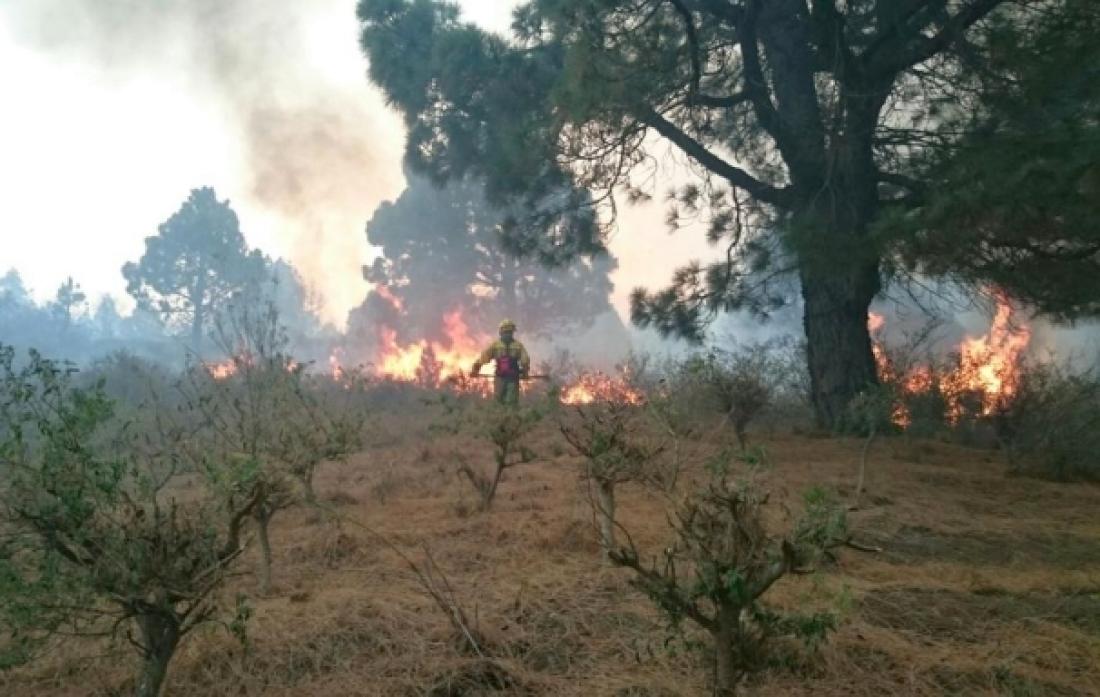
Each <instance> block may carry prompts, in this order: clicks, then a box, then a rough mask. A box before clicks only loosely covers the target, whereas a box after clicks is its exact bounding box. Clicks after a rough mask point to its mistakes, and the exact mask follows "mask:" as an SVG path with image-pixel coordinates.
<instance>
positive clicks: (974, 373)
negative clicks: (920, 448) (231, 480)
mask: <svg viewBox="0 0 1100 697" xmlns="http://www.w3.org/2000/svg"><path fill="white" fill-rule="evenodd" d="M996 301H997V310H996V312H995V313H994V316H993V320H992V322H991V323H990V327H989V331H988V332H987V333H986V334H985V335H984V336H979V337H967V338H965V339H963V341H962V342H961V343H960V344H959V347H958V349H957V358H956V360H955V363H954V366H953V367H952V368H950V369H949V370H946V371H944V372H942V373H939V374H937V373H936V372H935V371H934V370H933V368H932V366H929V365H919V366H915V367H913V368H910V369H909V370H908V372H906V373H905V374H904V375H898V371H897V370H896V368H895V367H894V365H893V364H892V363H891V362H890V360H889V357H888V356H887V355H886V352H885V350H884V349H883V346H882V342H881V338H880V336H879V334H880V332H881V330H882V327H883V326H884V325H885V318H884V317H883V316H882V315H879V314H877V313H873V312H872V313H870V315H869V316H868V321H867V328H868V329H869V330H870V332H871V339H872V351H873V352H874V356H875V362H876V364H877V365H878V371H879V377H880V378H881V379H882V380H883V381H884V382H896V383H897V384H898V386H899V388H900V390H901V392H902V393H903V394H907V395H919V394H927V393H929V392H931V391H932V390H938V391H939V392H940V394H941V395H942V396H943V399H944V402H945V403H946V416H947V420H948V422H949V423H953V424H954V423H958V421H959V420H960V419H962V418H963V417H964V416H965V415H966V414H967V413H970V412H976V415H980V416H989V415H991V414H993V413H994V412H996V410H997V409H998V408H1001V407H1003V406H1005V405H1007V404H1009V403H1011V401H1012V399H1013V397H1014V396H1015V395H1016V392H1017V390H1018V388H1019V380H1020V360H1021V359H1022V358H1023V355H1024V352H1025V351H1026V350H1027V347H1028V345H1029V344H1030V342H1031V330H1030V329H1029V328H1028V327H1026V326H1017V325H1016V323H1015V322H1014V321H1013V307H1012V304H1011V302H1009V300H1008V298H1007V297H1005V296H1004V295H1003V294H1001V293H997V294H996ZM893 421H894V423H895V424H896V425H898V426H900V427H902V428H905V427H906V426H908V425H909V423H910V421H911V419H910V415H909V411H908V409H907V408H906V407H905V405H904V404H902V403H900V402H899V403H898V405H897V406H896V407H895V408H894V411H893Z"/></svg>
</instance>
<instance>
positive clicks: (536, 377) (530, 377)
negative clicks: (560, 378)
mask: <svg viewBox="0 0 1100 697" xmlns="http://www.w3.org/2000/svg"><path fill="white" fill-rule="evenodd" d="M496 377H498V376H496V375H492V374H489V375H486V374H484V373H473V374H472V375H466V374H461V375H456V376H454V379H456V380H457V379H460V378H496ZM518 379H519V380H549V379H550V376H549V375H522V376H520V377H519V378H518Z"/></svg>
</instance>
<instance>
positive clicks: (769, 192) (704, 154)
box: [639, 109, 791, 208]
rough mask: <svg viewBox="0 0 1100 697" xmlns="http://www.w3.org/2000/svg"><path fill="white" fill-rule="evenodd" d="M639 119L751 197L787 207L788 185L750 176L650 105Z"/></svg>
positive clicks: (788, 200)
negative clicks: (771, 183) (778, 184)
mask: <svg viewBox="0 0 1100 697" xmlns="http://www.w3.org/2000/svg"><path fill="white" fill-rule="evenodd" d="M639 121H641V122H642V123H643V124H645V125H646V126H648V127H650V128H652V129H653V130H655V131H657V132H658V133H660V134H661V135H662V136H664V137H665V138H667V139H668V140H669V141H670V142H672V144H673V145H675V146H676V147H678V148H680V150H682V151H683V152H684V154H686V155H688V156H689V157H691V158H692V159H693V160H695V161H696V162H698V163H699V164H701V165H703V166H704V167H706V168H707V169H708V170H710V171H711V172H714V173H715V174H717V175H718V176H720V177H722V178H724V179H725V180H726V181H728V182H729V183H730V184H732V185H733V186H736V187H738V188H741V189H744V190H745V191H746V192H748V193H749V195H751V196H752V197H753V198H755V199H757V200H759V201H762V202H763V203H768V204H771V205H773V206H777V207H779V208H787V207H789V206H790V205H791V201H790V198H791V197H790V191H789V189H786V188H783V189H777V188H775V187H774V186H772V185H770V184H766V183H764V182H762V181H760V180H759V179H757V178H755V177H753V176H752V175H751V174H749V173H748V172H746V171H745V170H743V169H741V168H740V167H737V166H735V165H731V164H730V163H728V162H726V161H725V160H723V159H722V158H720V157H718V156H717V155H715V154H714V153H712V152H711V151H710V150H707V148H706V147H705V146H704V145H703V144H702V143H700V142H699V141H697V140H695V139H694V138H692V137H691V136H690V135H688V134H687V133H685V132H684V131H683V130H681V129H680V128H679V127H677V126H676V125H675V124H673V123H672V122H671V121H669V120H668V119H666V118H665V117H664V116H662V115H661V114H659V113H657V112H656V111H655V110H653V109H649V110H647V111H645V112H644V113H642V114H641V115H640V116H639Z"/></svg>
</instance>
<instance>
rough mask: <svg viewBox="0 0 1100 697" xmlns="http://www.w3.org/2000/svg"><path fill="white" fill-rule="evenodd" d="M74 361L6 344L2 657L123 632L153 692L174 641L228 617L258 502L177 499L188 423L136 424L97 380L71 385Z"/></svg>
mask: <svg viewBox="0 0 1100 697" xmlns="http://www.w3.org/2000/svg"><path fill="white" fill-rule="evenodd" d="M74 372H75V371H74V370H73V369H72V368H71V367H68V366H65V365H61V364H58V363H55V362H53V361H50V360H48V359H45V358H43V357H42V356H40V355H39V354H37V353H36V352H33V351H32V352H31V353H30V355H29V358H28V360H27V361H26V362H25V363H16V360H15V352H14V350H13V349H11V348H10V347H5V346H0V473H2V475H3V477H4V480H5V486H4V487H3V488H2V489H0V530H3V532H4V535H3V542H2V543H0V620H2V621H0V626H2V627H3V631H4V634H5V635H6V636H5V638H4V641H3V642H2V643H0V664H3V665H6V666H10V665H13V664H16V663H19V662H23V661H26V660H29V659H31V658H33V657H34V655H35V654H36V652H37V651H39V650H44V649H46V648H49V646H50V645H51V640H52V639H53V638H54V637H59V636H71V635H76V636H79V635H88V636H110V637H112V638H122V637H125V638H126V639H127V640H128V641H129V642H130V643H131V644H133V645H134V646H135V647H138V649H139V650H140V652H141V654H142V657H143V660H144V661H145V665H146V672H147V673H148V674H150V675H159V678H156V679H154V680H152V681H151V682H150V681H144V682H143V683H142V684H143V685H146V686H147V688H148V691H142V692H141V694H143V695H155V694H156V692H157V691H159V686H160V681H161V680H163V672H164V670H165V669H166V668H167V664H168V661H169V660H170V659H171V655H172V653H174V651H175V647H176V645H177V643H178V641H179V639H180V638H181V637H183V636H184V635H186V634H187V633H188V632H189V631H191V630H192V629H194V628H195V627H197V626H199V625H201V624H203V623H206V622H209V621H215V620H217V619H218V618H219V617H220V616H221V615H222V613H223V609H222V608H221V606H220V604H219V601H218V598H217V593H216V591H217V590H218V589H219V588H220V587H221V586H222V584H223V582H224V580H225V579H226V577H227V575H228V574H229V572H230V570H231V568H232V565H233V562H234V561H235V559H236V558H237V556H238V555H239V554H240V551H241V547H240V530H241V523H242V520H243V518H244V516H246V515H247V514H248V512H249V510H250V507H251V505H253V504H254V501H253V500H251V499H249V500H248V501H246V502H244V504H243V505H242V506H241V507H238V508H237V509H235V510H233V511H229V512H227V513H228V516H227V517H224V518H223V517H222V516H220V515H217V514H216V512H215V509H214V507H213V506H211V505H210V500H209V499H208V498H201V499H199V500H195V501H191V502H189V503H187V504H180V503H178V502H177V501H175V500H174V499H173V498H172V497H171V496H170V495H169V492H170V490H171V487H172V486H173V485H174V484H175V481H174V479H175V475H176V468H177V465H178V463H179V461H180V460H182V459H184V458H185V457H186V451H187V446H186V444H185V443H183V442H182V440H181V438H180V432H179V431H175V430H172V429H170V428H167V427H163V428H161V429H159V430H156V431H154V432H144V433H135V432H133V431H132V430H131V429H129V428H128V427H127V425H126V424H124V423H123V424H120V423H118V422H117V420H116V419H115V418H114V404H113V402H112V401H111V400H110V399H109V398H108V397H107V394H106V392H105V390H104V386H103V383H102V382H96V383H94V384H92V385H91V386H89V387H86V388H80V387H76V386H74V384H73V373H74ZM153 668H155V670H152V669H153Z"/></svg>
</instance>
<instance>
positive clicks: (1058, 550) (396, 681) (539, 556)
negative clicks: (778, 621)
mask: <svg viewBox="0 0 1100 697" xmlns="http://www.w3.org/2000/svg"><path fill="white" fill-rule="evenodd" d="M425 424H426V420H425V419H423V418H421V417H414V418H410V417H400V416H394V415H389V416H387V417H386V421H385V422H383V424H382V426H381V430H380V432H379V433H380V434H381V436H380V437H379V438H377V439H376V441H375V444H374V446H373V447H371V448H369V449H368V450H367V451H365V452H364V453H362V454H360V455H358V456H356V457H354V458H352V459H351V460H349V461H348V462H346V463H333V464H329V465H326V466H325V467H324V469H323V471H321V472H320V473H319V477H318V481H317V489H318V491H319V493H320V495H321V496H322V498H323V499H324V500H325V501H326V502H327V505H328V506H330V507H331V509H332V510H333V511H335V512H337V513H338V514H339V516H338V517H334V516H333V515H330V514H324V513H318V512H316V511H309V510H304V509H297V510H292V511H289V512H286V513H285V514H283V515H282V517H281V518H277V519H276V521H275V523H274V531H273V544H274V545H275V553H276V559H275V588H274V589H273V592H272V593H271V594H270V595H269V596H267V597H254V598H253V600H252V603H253V605H254V607H255V617H254V618H253V621H252V623H251V628H250V635H251V643H250V646H249V647H248V649H247V651H245V650H243V649H242V648H241V647H240V646H239V645H238V644H236V642H235V641H233V640H231V639H230V638H228V637H227V636H226V634H225V633H224V632H221V631H219V630H217V629H216V628H211V630H210V631H209V632H205V633H203V634H200V635H196V636H192V637H190V638H189V639H188V640H187V642H186V644H185V645H184V647H183V648H182V649H181V651H180V654H179V655H178V657H177V659H176V661H175V662H174V663H173V665H172V672H171V675H170V678H169V685H168V688H167V690H166V694H167V695H172V696H182V695H226V696H228V695H238V696H239V695H275V696H284V695H285V696H287V697H289V696H292V695H293V696H302V697H305V696H306V695H410V696H411V695H433V696H438V697H444V696H458V695H471V696H472V695H576V696H578V697H579V696H581V695H584V696H586V697H587V696H600V695H606V696H608V697H667V696H672V695H706V694H709V690H708V676H707V671H706V669H705V667H704V664H703V661H702V660H701V658H700V657H699V656H698V655H697V654H695V653H692V652H686V651H683V650H680V649H678V645H677V644H676V643H672V644H668V643H667V642H666V636H667V634H666V632H665V631H664V628H663V625H662V623H661V622H660V621H659V618H658V616H657V614H656V612H655V611H654V610H653V608H652V607H651V606H649V605H648V604H647V602H646V601H645V600H644V599H643V598H641V597H640V596H639V595H638V594H637V593H636V592H635V591H634V590H633V589H632V588H631V587H630V586H629V585H628V583H627V582H628V580H629V574H628V573H627V572H626V571H623V570H618V569H613V568H610V567H608V566H607V565H606V564H604V563H603V562H601V560H600V556H599V550H598V546H597V543H596V537H595V532H594V530H593V528H592V525H591V517H590V513H589V508H588V503H587V498H586V495H585V491H584V489H583V487H582V486H581V485H580V484H579V482H578V477H577V472H578V466H579V462H578V460H577V459H576V458H575V457H573V456H572V455H570V454H569V453H568V452H567V449H566V448H565V446H564V445H563V444H562V443H561V442H560V437H558V436H557V434H556V433H555V431H554V429H553V428H552V427H551V425H550V424H547V427H546V428H545V429H544V430H543V431H542V432H540V433H539V434H538V435H537V436H536V437H535V438H534V439H533V443H532V445H533V447H534V449H535V450H536V452H537V453H538V454H539V459H537V460H536V461H535V462H533V463H531V464H529V465H527V466H524V467H522V468H517V469H513V470H509V472H508V473H507V474H506V475H505V479H504V481H503V483H502V484H501V490H500V495H499V499H498V501H497V503H496V504H495V507H494V508H493V510H491V511H490V512H487V513H477V512H475V511H474V505H473V504H474V496H473V494H472V491H470V490H469V489H468V484H467V483H466V482H465V481H463V480H460V479H459V478H458V477H457V476H456V474H455V468H456V466H457V462H458V456H459V455H462V456H465V457H466V458H467V459H469V460H470V461H473V462H477V461H479V460H481V461H483V460H484V459H485V458H486V456H487V449H486V446H485V445H484V444H482V443H480V442H478V441H476V440H474V439H472V438H470V437H468V436H442V435H439V434H437V433H433V432H430V431H429V430H428V429H427V427H426V425H425ZM718 438H719V436H718V435H714V434H712V436H711V439H710V440H709V441H703V442H700V443H697V444H696V447H697V448H698V453H699V455H700V457H699V458H698V459H697V460H696V462H701V461H702V456H703V455H704V454H705V453H706V452H707V451H708V450H712V449H716V448H718V447H720V445H721V443H719V442H718V440H717V439H718ZM758 442H759V443H760V444H762V445H763V446H764V447H765V448H766V450H767V453H768V459H769V460H770V462H771V463H772V468H771V472H770V474H769V475H768V477H767V481H768V483H769V488H770V489H771V490H772V492H773V496H774V497H775V498H776V500H777V501H778V502H782V503H784V504H785V505H786V506H789V507H790V508H791V509H792V510H794V509H797V507H798V505H799V503H798V501H799V500H800V495H801V492H802V491H804V490H805V489H806V488H808V487H810V486H814V485H823V486H826V487H829V488H833V489H835V490H837V491H838V492H840V494H841V495H842V496H844V495H849V494H850V492H851V490H852V486H853V483H854V478H855V471H856V465H857V463H858V457H859V450H860V446H861V444H860V443H859V442H857V441H852V440H846V439H830V438H811V437H805V436H786V435H783V436H780V435H772V436H764V435H761V436H759V440H758ZM699 474H700V468H699V467H697V466H696V467H693V468H689V470H688V471H687V472H686V473H685V477H684V485H685V486H690V481H689V480H690V479H692V477H693V476H698V475H699ZM867 487H868V492H867V495H866V497H865V498H864V505H863V506H862V507H861V508H859V509H858V510H855V511H853V512H852V513H851V514H850V522H851V525H852V528H853V530H854V534H855V537H856V539H857V540H858V541H859V542H861V543H863V544H865V545H873V546H878V547H881V550H882V551H881V552H877V553H875V552H863V551H857V550H848V549H846V550H844V551H842V552H841V553H840V554H839V556H838V559H837V560H836V562H835V563H832V564H829V565H828V566H826V567H824V568H822V569H821V570H820V571H819V572H818V573H815V574H812V575H809V576H798V577H790V578H786V579H783V580H782V581H781V582H780V583H778V584H777V585H776V587H775V588H774V589H773V591H772V593H773V597H772V602H773V603H775V604H776V605H777V606H780V607H786V608H794V607H799V608H808V609H823V610H829V611H832V612H834V613H836V614H837V616H838V618H839V626H838V629H837V630H836V632H835V633H834V634H832V635H831V636H830V639H829V641H828V642H827V643H826V644H824V645H823V646H822V647H821V648H819V649H818V650H816V651H813V652H807V651H805V650H803V649H799V648H797V647H790V649H789V651H787V652H780V654H779V660H777V661H776V662H775V664H774V665H773V666H772V667H771V668H769V669H767V670H766V671H764V672H763V673H762V674H760V675H759V676H757V677H756V678H754V679H753V680H752V681H751V682H750V683H749V684H747V685H746V686H745V687H744V690H743V691H744V693H745V694H758V695H803V694H804V695H809V694H813V695H888V694H890V695H893V694H896V695H941V694H954V695H1019V696H1024V695H1093V694H1100V488H1098V487H1096V486H1093V485H1081V484H1057V483H1052V482H1045V481H1039V480H1034V479H1026V478H1021V477H1014V476H1010V475H1009V474H1008V473H1007V471H1006V467H1005V466H1004V464H1003V463H1002V462H1001V461H1000V459H999V458H998V457H997V454H996V453H995V452H991V451H988V450H978V449H968V448H963V447H957V446H953V445H948V444H943V443H935V442H927V441H917V442H907V441H905V440H902V439H898V440H896V441H889V440H887V441H882V442H880V443H879V444H878V445H876V446H875V448H874V449H873V450H872V453H871V460H870V462H869V467H868V482H867ZM666 505H667V500H666V499H665V498H664V497H662V496H661V495H658V494H656V493H653V492H651V491H647V490H643V489H640V488H637V487H630V486H627V487H624V488H623V490H622V492H621V501H620V509H621V521H622V523H623V525H624V527H626V528H627V529H628V530H630V532H631V534H632V535H633V536H634V537H635V538H636V540H637V542H638V545H639V547H641V548H642V549H643V550H652V551H653V552H657V551H659V550H660V549H661V547H662V546H663V545H664V544H665V543H666V542H667V540H668V537H667V526H666V522H665V514H664V511H665V510H666ZM780 518H781V519H779V520H777V521H776V524H777V525H779V526H782V525H785V524H788V523H789V521H788V520H786V519H785V517H784V516H780ZM375 534H380V535H382V536H384V537H386V538H387V539H388V540H390V541H391V542H393V544H394V545H395V546H396V547H397V548H398V549H399V550H401V551H402V552H403V553H404V554H406V555H408V556H409V557H410V558H412V559H413V560H414V561H418V562H421V563H422V562H423V560H424V558H425V551H424V550H425V549H427V550H430V553H431V555H432V557H433V559H434V560H435V562H436V564H437V567H438V569H440V570H441V571H442V572H443V573H445V574H446V576H447V578H448V579H449V581H450V583H451V584H452V586H453V588H454V593H455V598H456V599H457V600H458V602H459V603H460V604H461V605H462V606H463V607H464V608H465V610H466V612H467V614H468V615H469V616H470V617H471V618H472V619H471V622H472V623H474V624H475V625H476V629H477V630H478V632H479V637H480V638H481V648H482V652H483V654H484V655H482V656H478V655H476V654H473V653H472V652H470V651H469V650H468V649H465V648H464V644H463V643H462V642H461V641H460V639H459V637H457V636H456V635H455V632H454V631H453V630H452V628H451V625H450V624H449V622H448V620H447V618H446V617H445V616H444V615H443V614H442V613H441V612H440V611H439V609H438V608H437V607H436V606H435V605H434V604H433V602H432V601H431V599H430V598H428V597H427V596H426V594H425V593H423V592H422V590H421V589H420V587H419V586H418V584H417V582H416V580H415V578H414V576H413V575H412V574H411V573H410V571H409V570H408V567H407V565H406V564H405V562H404V561H403V560H402V559H401V558H399V557H398V556H397V555H396V554H395V553H394V551H392V550H390V549H387V548H386V547H385V546H383V545H381V544H380V543H379V542H378V541H377V538H376V537H375V536H374V535H375ZM237 590H240V591H244V592H248V593H252V594H254V591H255V581H254V580H253V579H252V577H251V576H249V575H245V576H243V577H242V578H241V579H240V580H239V582H238V587H237V588H234V589H229V591H228V592H229V593H232V592H235V591H237ZM781 648H783V647H781ZM132 662H133V658H132V656H131V654H129V653H127V652H126V651H125V649H124V647H122V648H119V649H112V648H111V647H110V646H106V645H88V644H82V645H79V646H75V647H72V648H67V649H65V650H63V651H59V652H57V653H55V654H53V655H52V656H50V657H48V658H47V659H44V660H43V661H40V662H39V663H37V664H35V665H33V666H30V667H27V668H24V669H21V670H19V671H16V672H14V673H10V674H8V675H0V693H2V694H4V695H10V696H11V697H16V696H19V695H47V694H48V695H110V694H119V693H120V692H121V693H123V694H124V693H125V690H126V689H127V685H128V680H129V677H128V676H129V674H130V670H129V668H130V667H131V666H132Z"/></svg>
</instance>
